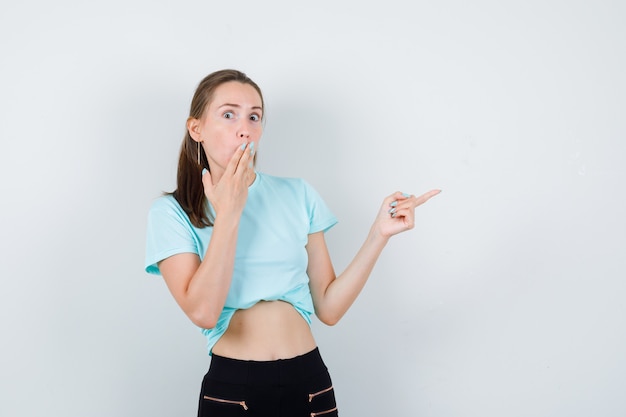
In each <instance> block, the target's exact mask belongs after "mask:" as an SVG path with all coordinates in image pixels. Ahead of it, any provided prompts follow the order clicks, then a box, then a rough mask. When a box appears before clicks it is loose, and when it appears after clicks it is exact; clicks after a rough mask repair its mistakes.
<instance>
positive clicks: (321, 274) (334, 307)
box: [159, 82, 440, 360]
mask: <svg viewBox="0 0 626 417" xmlns="http://www.w3.org/2000/svg"><path fill="white" fill-rule="evenodd" d="M260 106H261V98H260V97H259V95H258V93H257V92H256V90H254V88H253V87H251V86H249V85H247V84H242V83H239V82H228V83H225V84H222V85H221V86H220V87H218V88H217V89H216V91H215V94H214V96H213V100H212V101H211V102H210V103H209V105H208V107H207V109H206V110H205V113H204V115H203V116H202V118H200V119H193V118H190V119H189V120H188V121H187V128H188V130H189V133H190V135H191V137H192V138H193V139H194V140H196V141H198V142H200V143H201V144H202V146H203V149H204V151H205V152H206V155H207V160H208V161H209V167H210V173H209V172H205V173H204V174H203V177H202V182H203V185H204V189H205V195H206V197H207V198H208V199H209V201H210V202H211V204H212V205H213V207H214V208H215V213H216V216H215V222H214V226H213V234H212V237H211V241H210V242H209V246H208V248H207V252H206V254H205V257H204V259H203V260H202V262H201V261H200V258H199V257H198V256H197V255H195V254H191V253H182V254H177V255H174V256H171V257H169V258H167V259H164V260H163V261H161V262H160V263H159V268H160V270H161V273H162V275H163V277H164V279H165V282H166V283H167V286H168V288H169V290H170V292H171V293H172V295H173V296H174V298H175V299H176V301H177V303H178V304H179V306H180V307H181V308H182V310H183V311H184V312H185V314H186V315H187V316H188V317H189V318H190V319H191V321H192V322H194V323H195V324H196V325H198V326H200V327H203V328H212V327H214V326H215V324H216V322H217V319H218V318H219V315H220V313H221V311H222V309H223V307H224V303H225V300H226V296H227V294H228V290H229V288H230V283H231V277H232V273H233V269H234V259H235V250H236V245H237V239H236V237H237V232H238V228H239V219H240V217H241V214H242V212H243V209H244V206H245V202H246V199H247V196H248V187H249V185H250V184H251V183H252V182H253V181H254V178H255V173H254V168H253V166H252V161H253V157H254V149H256V148H257V147H258V142H259V140H260V138H261V134H262V124H261V118H262V109H261V108H260ZM439 192H440V190H431V191H429V192H427V193H425V194H423V195H421V196H419V197H416V196H412V195H411V196H407V195H406V194H403V193H401V192H395V193H393V194H391V195H389V196H387V197H386V198H385V199H384V200H383V202H382V204H381V207H380V210H379V212H378V214H377V216H376V218H375V219H374V222H373V224H372V226H371V228H370V230H369V233H368V235H367V238H366V239H365V241H364V243H363V245H362V246H361V248H360V249H359V251H358V252H357V253H356V255H355V257H354V259H353V260H352V262H351V263H350V264H349V265H348V266H347V267H346V269H345V270H344V271H343V272H342V273H341V274H339V275H336V274H335V271H334V268H333V265H332V262H331V258H330V255H329V253H328V248H327V245H326V241H325V240H324V234H323V232H318V233H313V234H310V235H309V237H308V242H307V245H306V250H307V253H308V257H309V264H308V265H309V266H308V269H307V273H308V275H309V287H310V290H311V296H312V299H313V305H314V307H315V314H316V315H317V317H318V318H319V319H320V321H322V322H323V323H325V324H327V325H334V324H336V323H337V322H338V321H339V320H340V319H341V317H342V316H343V315H344V314H345V313H346V311H347V310H348V308H349V307H350V306H351V305H352V303H353V302H354V301H355V299H356V298H357V296H358V295H359V293H360V292H361V290H362V289H363V286H364V285H365V283H366V282H367V279H368V277H369V275H370V273H371V271H372V269H373V268H374V265H375V264H376V261H377V260H378V258H379V256H380V254H381V252H382V250H383V249H384V247H385V245H386V244H387V242H388V241H389V239H390V238H391V237H392V236H393V235H396V234H398V233H401V232H404V231H406V230H410V229H412V228H413V227H414V225H415V208H416V207H418V206H420V205H422V204H424V203H425V202H426V201H428V200H429V199H430V198H432V197H434V196H435V195H437V194H439ZM394 208H395V213H394V215H393V216H392V215H391V214H390V213H389V210H390V209H394ZM315 346H316V344H315V340H314V338H313V335H312V334H311V330H310V327H309V325H308V324H307V323H306V322H305V321H304V319H303V318H302V317H301V316H300V314H299V313H297V312H296V310H295V309H294V308H293V307H292V306H291V305H290V304H288V303H285V302H282V301H271V302H267V301H262V302H259V303H257V304H256V305H255V306H253V307H251V308H250V309H247V310H238V311H237V312H236V313H235V315H234V316H233V318H232V320H231V323H230V325H229V328H228V330H227V331H226V333H225V334H224V335H223V336H222V338H221V339H220V340H219V341H218V342H217V343H216V344H215V346H214V348H213V352H214V353H215V354H218V355H221V356H228V357H232V358H236V359H247V360H275V359H284V358H290V357H294V356H297V355H301V354H304V353H307V352H309V351H311V350H312V349H313V348H315Z"/></svg>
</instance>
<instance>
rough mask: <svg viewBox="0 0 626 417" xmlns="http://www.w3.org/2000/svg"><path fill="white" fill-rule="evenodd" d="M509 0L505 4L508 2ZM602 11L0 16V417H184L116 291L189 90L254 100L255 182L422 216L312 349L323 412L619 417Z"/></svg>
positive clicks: (117, 10) (193, 372) (133, 291)
mask: <svg viewBox="0 0 626 417" xmlns="http://www.w3.org/2000/svg"><path fill="white" fill-rule="evenodd" d="M507 3H508V4H507ZM625 18H626V6H625V4H624V2H618V1H608V0H603V1H556V0H548V1H526V2H502V1H487V0H479V1H475V2H464V1H439V2H426V1H408V0H407V1H399V0H391V1H384V2H367V1H366V2H363V1H357V0H350V1H343V2H340V1H315V2H308V3H307V4H300V3H299V2H293V1H287V0H284V1H281V0H264V1H256V2H246V1H235V2H216V1H177V2H169V1H167V2H166V1H147V0H146V1H138V0H131V1H128V0H126V1H120V0H111V1H108V2H80V1H56V2H49V1H43V0H34V1H20V2H17V1H14V2H10V3H9V2H7V1H3V4H2V10H1V12H0V59H1V66H0V71H1V74H0V137H1V149H0V181H1V182H0V185H1V188H0V189H1V191H2V197H1V198H2V204H1V209H0V210H1V216H0V244H1V247H0V256H1V262H0V277H1V282H2V287H1V291H0V309H1V311H0V313H1V314H0V332H1V339H0V340H1V354H0V415H2V416H7V417H9V416H11V417H13V416H40V415H47V416H80V417H82V416H193V415H195V413H196V406H197V396H198V393H199V387H200V381H201V378H202V376H203V375H204V373H205V372H206V369H207V367H208V363H209V357H208V355H207V353H206V351H205V346H204V339H203V337H202V336H201V334H200V332H199V331H198V330H197V329H196V328H195V327H194V326H193V325H192V324H191V323H190V322H189V321H188V319H187V318H186V317H185V316H184V314H183V313H182V312H181V311H180V310H179V308H178V307H177V306H176V304H175V302H174V300H173V298H172V297H171V296H170V294H169V293H168V291H167V289H166V287H165V285H164V283H163V281H162V279H160V278H158V277H153V276H149V275H147V274H146V273H145V272H144V271H143V256H144V237H145V221H146V214H147V210H148V207H149V205H150V204H151V201H152V199H153V198H155V197H157V196H158V195H159V194H160V193H161V192H162V191H169V190H172V189H173V188H174V184H175V183H174V180H175V170H176V162H177V155H178V149H179V146H180V142H181V140H182V135H183V131H184V130H183V129H184V122H185V118H186V117H187V111H188V107H189V102H190V100H191V95H192V94H193V91H194V89H195V87H196V85H197V83H198V82H199V81H200V79H201V78H202V77H204V76H205V75H207V74H208V73H210V72H212V71H214V70H217V69H221V68H228V67H233V68H237V69H240V70H243V71H244V72H246V73H247V74H248V75H249V76H251V77H252V78H253V79H254V80H255V81H257V82H258V83H259V84H260V86H261V87H262V89H263V90H264V93H265V99H266V102H267V124H266V130H265V134H264V137H263V140H262V142H261V146H260V149H259V164H258V168H259V169H260V170H262V171H265V172H267V173H271V174H275V175H285V176H298V177H304V178H305V179H307V180H308V181H309V182H310V183H312V184H313V185H314V186H315V187H316V188H317V189H318V191H319V192H320V193H321V194H322V196H323V197H324V198H325V200H326V202H327V203H328V205H329V206H330V207H331V209H332V210H333V211H334V212H335V214H336V215H337V217H338V218H339V221H340V222H339V224H338V225H337V226H336V227H335V228H334V229H332V231H330V232H329V233H328V234H327V240H328V244H329V246H330V249H331V251H332V256H333V260H334V263H335V267H336V269H337V270H338V271H341V270H342V269H343V267H345V265H346V264H347V263H348V262H349V261H350V259H351V257H352V255H353V254H354V253H355V252H356V250H357V249H358V247H359V245H360V243H361V242H362V239H363V238H364V237H365V235H366V233H367V230H368V228H369V225H370V222H371V220H372V219H373V216H374V214H375V212H376V211H377V209H378V206H379V204H380V202H381V201H382V198H383V197H384V196H386V195H388V194H390V193H391V192H393V191H396V190H401V191H406V192H411V193H421V192H424V191H426V190H428V189H431V188H441V189H443V193H442V194H441V195H440V196H438V197H437V198H436V199H434V200H432V201H431V202H429V203H428V204H427V205H425V206H423V207H421V208H420V209H419V210H418V220H417V226H416V228H415V229H414V230H413V231H411V232H410V233H405V234H403V235H400V236H398V237H397V238H395V239H394V240H392V241H391V242H390V244H389V245H388V247H387V249H386V252H385V253H384V254H383V256H382V257H381V259H380V261H379V264H378V265H377V267H376V269H375V271H374V274H373V276H372V277H371V280H370V282H369V283H368V284H367V286H366V288H365V290H364V292H363V293H362V295H361V297H360V298H359V299H358V300H357V302H356V304H355V305H354V306H353V308H352V309H351V310H350V311H349V313H348V314H347V315H346V316H345V318H344V319H343V320H342V321H341V322H340V323H339V324H338V325H337V326H335V327H332V328H327V327H325V326H323V325H321V324H320V323H319V322H315V323H314V332H315V335H316V337H317V340H318V343H319V345H320V349H321V351H322V354H323V355H324V357H325V359H326V362H327V364H328V365H329V368H330V370H331V374H332V376H333V379H334V382H335V388H336V390H337V398H338V401H339V405H340V412H341V415H342V416H344V417H345V416H437V417H447V416H451V417H473V416H476V417H479V416H480V417H491V416H494V417H495V416H507V417H517V416H520V417H522V416H524V417H525V416H533V417H542V416H603V417H609V416H623V415H625V414H626V397H625V396H624V395H623V394H624V387H625V386H626V355H625V353H624V352H626V334H625V333H626V308H625V307H624V298H625V297H626V282H625V278H626V274H625V272H626V256H625V252H626V251H625V248H626V220H625V217H626V216H625V213H626V198H625V197H624V188H625V187H624V184H625V180H626V168H625V165H626V145H625V139H626V138H625V136H626V121H625V120H626V119H625V117H624V116H625V113H626V112H625V111H626V81H625V80H626V77H624V74H626V26H625V25H624V22H625Z"/></svg>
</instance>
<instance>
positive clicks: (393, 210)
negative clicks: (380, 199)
mask: <svg viewBox="0 0 626 417" xmlns="http://www.w3.org/2000/svg"><path fill="white" fill-rule="evenodd" d="M395 212H396V208H395V207H393V208H390V209H389V210H387V213H389V214H393V213H395Z"/></svg>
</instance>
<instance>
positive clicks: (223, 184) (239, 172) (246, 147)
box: [202, 142, 255, 218]
mask: <svg viewBox="0 0 626 417" xmlns="http://www.w3.org/2000/svg"><path fill="white" fill-rule="evenodd" d="M253 160H254V142H250V143H248V144H245V143H244V144H243V145H242V146H239V147H237V150H236V151H235V153H234V154H233V156H232V158H231V159H230V161H229V163H228V165H227V166H226V169H225V170H224V173H223V174H222V176H221V177H220V178H219V179H217V180H216V182H214V179H213V177H212V176H211V173H210V172H209V171H208V170H207V169H204V170H203V171H202V184H203V185H204V194H205V195H206V197H207V198H208V199H209V201H210V202H211V205H212V206H213V208H214V209H215V217H216V218H217V217H218V216H219V215H220V214H224V213H231V214H234V215H236V216H237V217H238V216H240V215H241V213H242V212H243V208H244V206H245V205H246V199H247V198H248V187H249V185H250V184H251V183H252V181H253V180H254V175H255V174H254V167H253Z"/></svg>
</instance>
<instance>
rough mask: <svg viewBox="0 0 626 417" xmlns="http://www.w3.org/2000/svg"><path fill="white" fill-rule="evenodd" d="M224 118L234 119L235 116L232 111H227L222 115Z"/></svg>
mask: <svg viewBox="0 0 626 417" xmlns="http://www.w3.org/2000/svg"><path fill="white" fill-rule="evenodd" d="M224 118H225V119H234V118H235V114H234V113H233V112H232V111H227V112H226V113H224Z"/></svg>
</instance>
